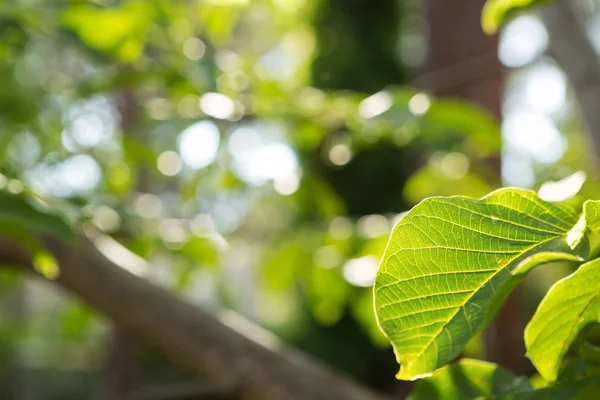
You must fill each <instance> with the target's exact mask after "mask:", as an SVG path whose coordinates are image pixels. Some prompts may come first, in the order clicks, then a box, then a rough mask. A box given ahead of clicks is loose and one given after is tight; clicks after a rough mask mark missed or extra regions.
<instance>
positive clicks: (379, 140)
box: [0, 0, 501, 393]
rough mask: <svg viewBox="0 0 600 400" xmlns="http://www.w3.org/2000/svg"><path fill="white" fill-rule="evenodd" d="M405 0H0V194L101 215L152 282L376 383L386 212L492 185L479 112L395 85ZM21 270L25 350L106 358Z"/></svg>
mask: <svg viewBox="0 0 600 400" xmlns="http://www.w3.org/2000/svg"><path fill="white" fill-rule="evenodd" d="M408 3H409V2H407V4H401V5H398V3H397V2H395V1H391V0H390V1H388V0H386V1H382V2H377V4H370V3H367V2H364V1H358V0H353V1H341V0H320V1H316V2H310V1H307V0H256V1H247V0H221V1H213V0H194V1H192V0H186V1H184V0H175V1H162V0H152V1H138V0H120V1H116V0H95V1H66V0H65V1H63V0H55V1H42V0H8V1H5V2H3V3H2V4H1V5H0V37H1V38H2V40H0V71H1V73H2V77H3V84H2V85H1V86H0V130H1V134H0V152H1V153H2V157H0V172H1V175H0V187H1V188H2V189H6V191H3V192H0V194H2V193H5V192H6V193H12V194H11V196H12V197H10V198H11V199H13V198H17V197H18V196H26V197H27V198H28V199H29V200H28V201H27V202H23V203H19V204H21V205H20V206H19V207H21V208H22V209H23V210H25V211H24V212H28V213H31V210H30V209H29V208H26V207H29V206H27V204H30V205H31V207H33V206H34V205H35V207H36V210H37V211H36V213H35V216H34V218H28V219H27V220H28V222H27V223H28V224H36V228H38V227H40V226H39V225H40V224H41V225H42V228H43V227H52V228H51V230H52V233H58V232H59V231H60V232H63V231H65V232H66V230H67V229H70V228H67V227H65V226H64V225H62V223H60V222H57V220H52V221H50V220H46V219H47V218H54V217H49V216H44V215H46V213H45V211H39V210H46V208H47V207H50V208H52V209H54V210H58V212H59V214H60V215H61V218H64V219H66V220H67V221H69V223H71V224H73V223H75V222H76V221H78V222H76V224H77V226H76V228H78V227H79V226H80V225H93V226H94V227H95V229H97V230H100V231H102V232H104V233H105V234H106V235H110V236H111V237H112V238H114V239H115V240H117V241H118V242H119V243H121V244H122V245H124V246H125V247H127V248H128V249H129V250H131V251H132V252H134V253H135V254H137V255H139V256H141V257H143V258H145V259H148V260H149V261H150V264H151V266H152V267H151V268H150V270H149V271H147V277H148V279H151V280H153V281H155V282H157V283H158V284H161V285H164V286H167V287H169V288H172V289H173V290H175V291H177V292H179V293H180V294H182V295H183V296H186V297H187V298H189V299H190V300H191V301H194V302H196V303H199V304H202V305H203V306H205V307H209V308H214V309H218V308H220V307H224V306H227V307H231V308H234V309H235V310H237V311H238V312H240V313H242V314H245V315H246V316H248V317H250V318H253V319H255V320H257V321H258V322H259V323H260V324H262V325H265V326H267V327H268V328H270V329H272V330H273V331H275V332H276V333H278V334H279V335H281V336H282V337H283V338H285V339H286V340H288V341H289V342H291V343H295V344H297V345H298V346H300V347H301V348H303V349H305V350H308V351H310V352H312V353H313V354H317V355H318V356H320V357H322V358H323V359H326V360H327V361H328V362H330V363H331V364H333V365H337V366H339V367H340V368H342V369H344V370H346V371H348V372H349V373H352V374H354V375H355V376H357V377H359V378H361V379H363V380H366V381H369V382H371V383H373V382H377V384H381V385H384V384H389V381H391V380H392V379H393V370H394V368H395V367H394V362H393V355H392V354H391V352H390V350H389V349H387V348H383V349H382V347H384V346H386V343H385V340H384V339H383V336H382V334H381V332H380V331H379V329H378V328H377V326H376V324H375V320H374V316H373V312H372V293H371V289H370V286H371V283H372V279H373V277H374V273H375V270H376V268H377V265H378V259H379V257H380V256H381V254H382V253H383V250H384V247H385V243H386V239H387V235H388V234H389V231H390V229H391V227H392V225H393V224H394V223H395V222H396V221H397V220H398V218H399V215H401V213H402V212H404V211H406V210H407V209H408V208H409V207H410V206H412V205H414V204H415V203H417V202H419V201H420V200H422V199H423V198H425V197H428V196H432V195H447V194H463V195H470V196H475V197H478V196H481V195H482V194H483V193H485V192H488V191H490V190H492V189H494V188H496V187H498V186H499V185H500V181H499V178H498V171H497V169H496V167H495V166H494V164H493V162H492V163H491V162H490V160H494V159H497V157H498V155H499V153H500V151H501V145H500V132H499V127H498V125H497V123H496V122H495V121H494V120H493V118H492V117H491V116H489V115H488V114H487V113H486V112H485V111H483V110H481V109H480V108H478V107H476V106H473V105H470V104H467V103H465V102H462V101H459V100H454V99H438V98H435V97H434V96H433V95H431V94H429V93H421V92H419V91H417V90H415V89H412V88H410V87H408V86H407V83H408V82H409V79H410V75H411V72H412V71H411V70H410V67H408V66H406V65H404V61H402V60H401V57H399V55H398V54H399V52H400V50H402V49H399V47H400V45H399V43H402V35H401V32H405V30H406V29H409V28H410V29H412V28H411V25H410V24H407V23H405V22H406V21H408V22H411V21H414V19H415V14H414V12H415V7H414V5H411V4H408ZM417 11H419V10H418V8H417ZM410 29H409V31H410ZM23 193H25V194H23ZM2 196H4V195H2ZM15 196H16V197H15ZM30 196H31V197H30ZM3 198H4V197H0V202H1V201H3V200H2V199H3ZM32 199H36V200H35V201H34V200H32ZM0 204H1V203H0ZM43 204H47V205H48V206H42V205H43ZM24 207H25V208H24ZM38 208H39V210H38ZM4 210H5V209H1V210H0V213H3V212H4ZM10 210H11V211H10V212H9V213H8V214H10V217H11V218H13V219H14V218H17V217H18V216H19V215H20V214H18V213H16V212H15V211H12V210H13V208H12V207H11V208H10ZM27 210H28V211H27ZM3 215H4V214H3ZM40 218H42V219H40ZM44 218H46V219H44ZM36 221H37V222H36ZM2 227H3V228H4V227H8V225H2ZM26 227H29V226H26ZM4 230H7V229H4ZM4 230H3V233H6V232H4ZM8 230H10V231H11V232H17V231H18V229H14V230H13V229H12V227H11V228H10V229H8ZM47 261H48V260H47V259H44V258H43V257H42V258H41V259H40V262H41V265H42V266H45V267H46V268H47V267H48V266H50V264H48V263H47ZM51 269H52V268H50V273H52V271H51ZM13 285H15V287H17V288H20V290H24V292H25V293H26V295H27V296H30V297H31V298H32V299H34V300H33V301H32V305H31V306H30V307H31V309H30V310H29V311H28V312H27V313H26V314H27V315H26V316H24V315H21V316H19V315H17V316H16V317H15V318H21V317H22V318H24V319H27V320H28V321H29V323H28V324H27V329H26V334H21V335H13V336H11V338H12V339H11V340H13V343H17V344H18V346H13V348H14V349H18V350H15V351H17V352H19V354H21V353H23V354H26V357H24V359H25V360H26V361H25V363H26V364H27V365H28V366H30V367H31V366H33V365H36V366H43V367H44V368H50V369H52V368H54V366H55V365H58V364H60V365H61V368H63V369H64V371H67V372H66V373H75V372H76V371H80V372H81V371H89V370H90V369H93V368H96V369H97V368H99V363H100V359H101V357H100V355H99V354H101V348H102V346H103V345H102V343H103V342H102V341H103V340H105V338H106V326H105V325H104V323H103V322H102V320H101V319H99V318H98V317H97V315H96V314H95V313H94V312H93V310H89V309H87V308H83V307H81V306H80V305H78V304H75V303H74V302H73V301H71V300H66V299H64V298H62V297H56V295H55V294H52V293H48V292H46V291H44V290H40V289H39V288H38V287H37V286H35V288H33V289H32V287H30V286H28V284H27V285H25V284H24V283H23V282H22V281H19V280H16V281H14V283H13ZM48 299H51V300H48ZM41 304H43V306H42V305H41ZM40 310H45V311H46V312H45V313H44V316H43V317H41V316H40V312H39V311H40ZM2 325H4V323H3V324H2ZM340 338H345V339H343V340H342V339H340ZM40 349H46V350H45V351H41V350H40ZM357 349H360V351H357ZM382 360H384V361H382ZM375 365H377V366H380V365H383V366H384V367H382V368H387V369H386V372H381V373H379V374H375V373H374V371H375V370H376V368H379V367H373V366H375ZM371 367H373V368H371ZM40 368H41V367H40ZM42 369H43V368H42ZM52 376H54V375H52ZM382 377H385V379H387V380H386V381H385V382H382V379H383V378H382ZM53 381H56V382H57V383H56V385H57V386H59V385H61V384H64V382H63V381H61V380H60V379H58V378H56V379H54V378H52V379H48V380H46V379H44V382H47V383H44V385H48V386H47V387H48V388H50V387H51V386H52V382H53ZM61 382H62V383H61ZM82 382H87V380H83V381H82ZM82 385H83V383H82ZM53 387H54V386H53ZM87 388H89V386H87ZM52 390H54V389H52ZM73 390H76V388H73ZM79 390H80V392H79V393H82V392H81V391H83V392H85V390H84V389H81V388H80V389H79ZM50 392H52V391H51V390H50V389H48V393H50Z"/></svg>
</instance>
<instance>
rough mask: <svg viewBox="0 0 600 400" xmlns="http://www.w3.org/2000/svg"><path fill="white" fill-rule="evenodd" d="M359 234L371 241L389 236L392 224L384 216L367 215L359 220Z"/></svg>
mask: <svg viewBox="0 0 600 400" xmlns="http://www.w3.org/2000/svg"><path fill="white" fill-rule="evenodd" d="M358 232H359V233H360V234H361V236H362V237H365V238H369V239H372V238H376V237H379V236H383V235H387V234H388V233H390V223H389V221H388V220H387V218H386V217H384V216H383V215H379V214H373V215H365V216H364V217H361V218H360V219H359V220H358Z"/></svg>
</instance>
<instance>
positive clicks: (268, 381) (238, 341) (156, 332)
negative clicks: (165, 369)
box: [0, 236, 381, 400]
mask: <svg viewBox="0 0 600 400" xmlns="http://www.w3.org/2000/svg"><path fill="white" fill-rule="evenodd" d="M43 240H44V242H45V243H46V245H47V246H48V248H49V249H50V250H51V251H52V253H54V255H55V256H56V258H57V259H58V261H59V264H60V268H61V275H60V277H59V278H58V279H57V281H56V283H58V284H60V285H62V286H63V287H65V288H68V289H69V290H70V291H72V292H73V293H75V294H77V295H78V296H80V297H81V298H82V299H83V300H85V301H86V302H87V303H89V304H90V305H91V306H92V307H94V308H95V309H96V310H98V311H99V312H101V313H103V314H105V315H106V316H108V317H109V318H110V319H112V321H113V322H114V323H115V324H116V325H117V326H119V328H120V329H123V331H125V332H128V333H129V334H131V335H135V337H138V338H140V340H142V341H144V342H146V343H148V344H151V345H154V346H156V347H157V348H158V349H159V350H161V351H162V352H163V353H164V354H165V355H166V356H167V357H168V358H169V359H170V360H171V361H172V362H173V363H174V364H176V365H179V366H180V367H182V368H184V369H186V370H188V371H190V372H192V373H194V374H196V375H197V376H199V377H205V378H207V379H210V380H212V381H214V382H223V381H224V380H225V381H227V382H234V384H235V386H236V389H237V390H236V392H237V393H238V394H237V396H238V397H237V398H239V399H242V400H256V399H261V400H287V399H289V400H295V399H303V400H304V399H306V400H308V399H310V400H320V399H322V400H338V399H339V400H375V399H381V397H379V396H377V395H376V394H374V393H372V392H370V391H369V390H368V389H366V388H364V387H361V386H360V385H358V384H357V383H354V382H353V381H351V380H349V379H347V378H344V377H342V376H340V375H338V374H337V373H335V372H333V371H332V370H330V369H329V368H327V367H326V366H324V365H322V364H320V363H318V362H317V361H315V360H312V359H309V358H308V357H306V356H303V355H301V354H299V353H298V352H296V351H293V350H292V349H289V348H286V347H285V346H283V345H281V344H280V343H278V342H277V341H276V339H275V338H274V337H268V339H269V340H265V341H264V343H262V344H259V343H258V342H257V341H255V340H251V339H250V338H249V337H248V336H246V335H243V334H241V333H238V332H236V331H235V330H233V329H232V328H230V327H228V326H227V325H225V324H224V323H222V322H221V321H219V319H217V318H216V317H215V316H213V315H212V314H210V313H208V312H206V311H204V310H202V309H200V308H198V307H195V306H193V305H191V304H190V303H187V302H185V301H184V300H182V299H181V298H179V297H177V296H176V295H175V294H173V293H171V292H169V291H168V290H165V289H162V288H159V287H157V286H155V285H153V284H151V283H149V282H148V281H147V280H145V279H143V278H140V277H138V276H136V275H134V274H132V273H130V272H128V271H126V270H125V269H124V268H122V267H121V266H120V265H117V264H116V263H115V262H113V261H111V260H109V259H108V258H107V257H106V256H105V255H104V254H103V253H101V252H100V251H99V250H98V249H97V247H96V246H95V245H94V244H93V243H92V242H91V241H90V240H89V239H88V238H87V237H85V236H81V237H80V238H79V240H78V243H77V244H67V243H65V242H62V241H60V240H57V239H53V238H48V237H45V238H43ZM2 263H11V264H18V265H21V266H25V267H27V268H29V269H30V268H31V257H30V255H29V254H27V253H26V252H24V251H23V250H22V249H21V248H20V246H18V244H16V243H15V242H13V241H12V240H9V239H6V238H1V237H0V264H2ZM241 330H243V331H248V330H249V328H248V326H246V328H242V329H241Z"/></svg>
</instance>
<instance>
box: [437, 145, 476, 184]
mask: <svg viewBox="0 0 600 400" xmlns="http://www.w3.org/2000/svg"><path fill="white" fill-rule="evenodd" d="M440 166H441V169H442V173H443V174H444V175H446V176H447V177H448V178H451V179H460V178H462V177H464V176H465V175H467V173H468V172H469V159H468V158H467V156H465V155H464V154H463V153H459V152H454V153H449V154H446V155H445V156H444V157H442V160H441V163H440Z"/></svg>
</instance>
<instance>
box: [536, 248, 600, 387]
mask: <svg viewBox="0 0 600 400" xmlns="http://www.w3.org/2000/svg"><path fill="white" fill-rule="evenodd" d="M593 322H600V259H596V260H594V261H591V262H588V263H586V264H584V265H582V266H581V267H579V269H577V271H575V272H574V273H573V274H571V275H569V276H568V277H566V278H564V279H562V280H560V281H558V282H557V283H556V284H554V286H552V288H551V289H550V290H549V291H548V293H547V294H546V297H544V299H543V300H542V302H541V303H540V306H539V307H538V309H537V311H536V313H535V314H534V316H533V318H532V319H531V321H530V322H529V324H528V325H527V328H526V329H525V346H526V347H527V356H528V357H529V358H530V359H531V361H532V362H533V364H534V365H535V367H536V368H537V370H538V371H539V373H540V374H541V375H542V376H543V377H544V378H545V379H546V380H549V381H554V380H556V379H557V377H558V371H559V368H560V363H561V361H562V359H563V357H564V355H565V353H566V352H567V350H569V347H570V346H571V344H572V343H573V341H574V340H575V339H576V338H577V335H578V334H579V332H581V330H582V329H583V328H584V327H585V326H586V325H588V324H590V323H593Z"/></svg>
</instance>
